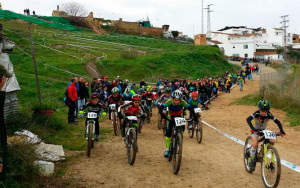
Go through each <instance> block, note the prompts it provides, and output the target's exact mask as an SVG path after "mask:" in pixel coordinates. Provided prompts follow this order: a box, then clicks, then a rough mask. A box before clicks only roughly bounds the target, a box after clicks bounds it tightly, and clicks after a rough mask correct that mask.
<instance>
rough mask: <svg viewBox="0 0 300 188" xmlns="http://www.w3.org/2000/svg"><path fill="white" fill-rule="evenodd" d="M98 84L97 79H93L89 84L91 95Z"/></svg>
mask: <svg viewBox="0 0 300 188" xmlns="http://www.w3.org/2000/svg"><path fill="white" fill-rule="evenodd" d="M97 84H98V79H97V78H96V77H95V78H93V82H92V83H91V91H92V93H93V92H95V90H96V89H97V86H96V85H97Z"/></svg>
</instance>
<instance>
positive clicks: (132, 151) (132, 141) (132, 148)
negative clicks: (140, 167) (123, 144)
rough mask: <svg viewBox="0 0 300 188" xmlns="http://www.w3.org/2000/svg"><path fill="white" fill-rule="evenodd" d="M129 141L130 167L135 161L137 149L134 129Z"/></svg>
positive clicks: (131, 131)
mask: <svg viewBox="0 0 300 188" xmlns="http://www.w3.org/2000/svg"><path fill="white" fill-rule="evenodd" d="M127 139H128V144H127V156H128V163H129V164H130V165H133V163H134V161H135V157H136V149H137V142H136V133H135V130H134V129H130V131H129V135H128V138H127Z"/></svg>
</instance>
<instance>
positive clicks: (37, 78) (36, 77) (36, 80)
mask: <svg viewBox="0 0 300 188" xmlns="http://www.w3.org/2000/svg"><path fill="white" fill-rule="evenodd" d="M28 33H29V40H30V46H31V53H32V60H33V68H34V74H35V82H36V89H37V92H38V97H39V102H40V104H42V97H41V90H40V82H39V77H38V72H37V66H36V59H35V53H34V46H33V41H32V35H31V30H30V26H28Z"/></svg>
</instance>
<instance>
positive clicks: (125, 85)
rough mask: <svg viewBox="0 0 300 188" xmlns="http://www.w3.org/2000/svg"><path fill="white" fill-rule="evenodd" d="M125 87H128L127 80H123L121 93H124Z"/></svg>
mask: <svg viewBox="0 0 300 188" xmlns="http://www.w3.org/2000/svg"><path fill="white" fill-rule="evenodd" d="M127 86H128V80H127V79H125V82H124V83H123V86H122V92H121V93H123V92H125V89H126V88H127Z"/></svg>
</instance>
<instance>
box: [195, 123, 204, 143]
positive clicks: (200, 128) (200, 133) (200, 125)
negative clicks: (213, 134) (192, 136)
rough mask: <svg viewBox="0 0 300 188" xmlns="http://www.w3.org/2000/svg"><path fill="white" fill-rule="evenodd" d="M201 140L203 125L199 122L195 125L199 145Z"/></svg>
mask: <svg viewBox="0 0 300 188" xmlns="http://www.w3.org/2000/svg"><path fill="white" fill-rule="evenodd" d="M202 138H203V125H202V122H201V121H199V123H198V124H196V139H197V142H198V143H199V144H201V142H202Z"/></svg>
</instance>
